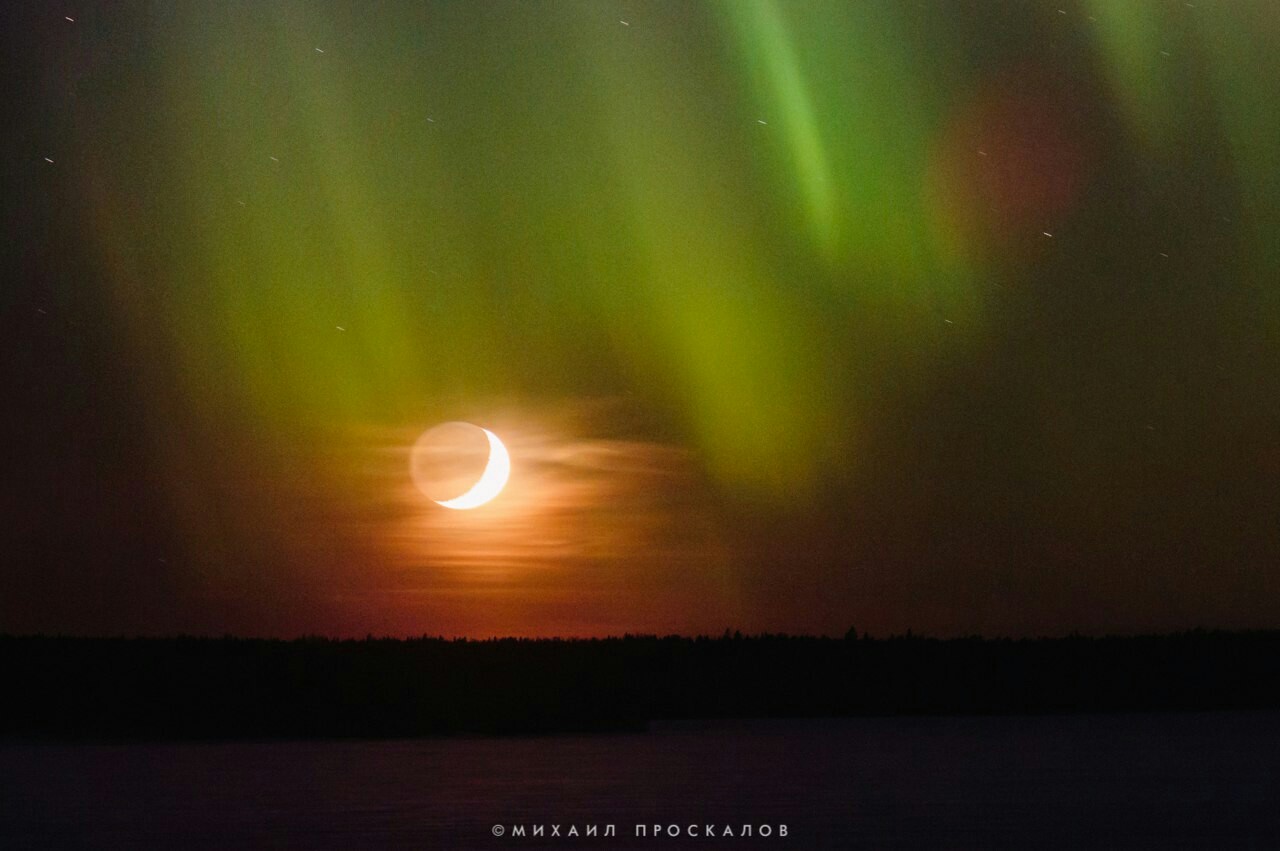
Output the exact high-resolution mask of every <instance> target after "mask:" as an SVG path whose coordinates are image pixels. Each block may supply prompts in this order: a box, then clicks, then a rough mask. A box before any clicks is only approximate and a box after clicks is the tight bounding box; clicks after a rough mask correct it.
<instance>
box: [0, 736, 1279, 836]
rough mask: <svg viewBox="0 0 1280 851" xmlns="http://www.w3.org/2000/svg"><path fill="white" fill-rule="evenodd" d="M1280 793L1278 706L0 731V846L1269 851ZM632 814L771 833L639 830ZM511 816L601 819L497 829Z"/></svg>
mask: <svg viewBox="0 0 1280 851" xmlns="http://www.w3.org/2000/svg"><path fill="white" fill-rule="evenodd" d="M1278 812H1280V713H1205V714H1178V715H1111V716H1070V717H1059V716H1054V717H1038V718H909V719H904V718H872V719H852V720H834V721H832V720H824V721H791V722H744V723H714V724H668V725H662V726H658V727H655V728H654V729H653V730H652V731H651V732H649V733H644V734H639V733H637V734H627V735H595V736H562V737H547V738H509V739H482V738H469V739H436V740H409V741H358V742H272V743H236V744H161V745H91V746H68V745H32V744H0V848H3V849H10V848H14V849H26V848H48V849H63V848H68V849H71V848H122V849H126V848H127V849H135V848H137V849H151V848H156V849H184V848H195V849H267V848H270V849H383V848H396V849H400V848H405V849H409V848H412V849H431V848H445V849H453V848H457V849H471V848H476V849H504V848H507V849H509V848H516V847H530V846H537V847H548V846H550V847H593V848H679V847H698V848H711V847H720V848H725V847H741V846H742V845H750V846H751V847H759V848H766V847H772V848H784V847H785V848H898V847H925V848H1280V815H1278V814H1277V813H1278ZM639 823H643V824H649V825H653V824H662V825H669V824H673V823H674V824H679V825H687V824H698V825H704V824H714V825H717V826H718V827H717V830H719V826H723V825H732V826H733V828H734V830H735V831H736V830H737V829H738V828H739V827H740V826H741V825H743V824H744V823H750V824H752V825H757V826H758V825H761V824H768V825H772V826H774V828H775V829H776V827H777V826H778V825H781V824H786V825H787V826H788V833H789V836H788V837H787V838H786V839H781V838H778V837H777V836H774V837H770V838H761V837H759V836H757V837H753V838H752V839H751V840H745V841H741V842H740V841H737V840H731V839H721V838H716V839H709V838H701V837H700V838H696V839H691V838H688V837H682V838H680V839H673V838H669V837H666V836H662V837H658V838H654V837H652V836H650V837H647V838H637V837H636V836H635V835H634V826H635V825H636V824H639ZM495 824H500V825H502V826H503V827H504V828H505V829H506V831H507V835H505V836H503V837H501V838H498V837H495V836H493V835H492V833H491V831H492V827H493V825H495ZM518 824H523V825H525V826H526V830H532V827H533V826H534V825H539V824H541V825H545V826H546V830H547V831H548V832H550V830H551V825H553V824H558V825H560V826H561V828H560V829H561V832H562V833H566V832H567V831H568V829H569V826H570V825H577V826H578V829H579V831H580V832H581V831H583V829H584V828H585V827H586V826H587V825H590V824H595V825H599V826H601V830H602V831H603V826H604V825H606V824H614V825H616V826H617V832H618V835H617V836H616V837H614V838H611V839H606V838H603V837H597V838H585V837H578V838H562V839H545V838H544V839H541V840H539V839H533V838H528V837H526V838H520V837H514V836H511V835H510V829H511V827H512V826H513V825H518Z"/></svg>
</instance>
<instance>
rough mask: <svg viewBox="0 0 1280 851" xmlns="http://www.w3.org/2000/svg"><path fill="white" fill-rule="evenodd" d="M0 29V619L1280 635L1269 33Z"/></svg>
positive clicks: (893, 27)
mask: <svg viewBox="0 0 1280 851" xmlns="http://www.w3.org/2000/svg"><path fill="white" fill-rule="evenodd" d="M3 16H4V17H3V32H4V34H5V39H6V48H7V50H6V53H7V54H8V55H9V59H8V64H9V66H10V67H9V74H7V79H6V82H5V87H6V92H7V98H6V103H7V104H8V106H9V110H8V116H7V119H8V120H7V124H8V127H7V132H6V134H5V136H6V141H5V159H4V165H3V169H4V180H5V186H6V189H5V192H4V215H5V224H6V229H7V232H8V238H7V239H6V240H5V243H6V244H5V247H4V253H3V257H4V269H5V274H6V281H5V288H4V295H3V302H2V303H3V315H4V326H3V328H4V342H3V345H4V350H5V357H4V362H3V367H2V368H0V369H2V371H0V380H2V381H3V388H4V398H5V409H6V410H5V416H4V418H3V423H4V429H3V432H0V436H3V450H2V451H3V453H4V465H5V468H6V471H7V472H6V474H5V476H4V482H5V487H4V489H3V490H2V491H0V495H2V496H0V498H2V499H3V502H0V505H3V506H4V511H5V516H6V518H7V522H6V524H5V526H6V527H7V528H6V530H5V533H4V535H3V536H2V537H0V561H3V564H4V566H3V567H0V632H4V631H9V632H64V633H90V634H120V633H177V632H192V633H208V634H220V633H222V632H235V633H243V634H253V635H286V636H287V635H295V634H300V633H324V634H342V635H348V634H355V635H363V634H365V633H366V632H371V633H375V634H393V635H412V634H423V633H428V634H433V635H434V634H445V635H453V634H458V635H475V636H483V635H494V634H503V635H509V634H514V635H557V634H558V635H598V634H619V633H623V632H683V633H697V632H712V633H719V632H720V631H722V630H723V629H724V628H726V627H731V628H740V629H742V630H744V631H759V630H784V631H788V632H815V633H822V632H825V633H828V634H842V633H843V632H844V630H845V629H846V628H847V627H848V626H849V625H850V624H856V625H857V626H858V627H859V628H860V629H870V630H872V631H876V632H887V631H904V630H906V629H908V628H911V629H914V630H916V631H917V632H932V633H940V634H964V633H971V632H982V633H986V634H1014V635H1028V634H1029V635H1037V634H1062V633H1066V632H1070V631H1072V630H1080V631H1084V632H1133V631H1141V630H1150V629H1179V628H1186V627H1195V626H1206V627H1261V626H1274V625H1275V623H1276V620H1277V617H1280V594H1278V593H1277V580H1278V579H1280V576H1278V574H1277V564H1280V561H1278V558H1280V533H1278V531H1277V530H1278V529H1280V525H1278V523H1280V516H1278V511H1277V508H1278V503H1277V496H1276V494H1277V488H1278V485H1280V434H1278V432H1277V429H1278V428H1280V348H1278V347H1277V339H1280V336H1278V335H1280V300H1278V299H1277V295H1276V294H1277V286H1280V257H1278V255H1277V247H1276V246H1277V245H1280V239H1277V234H1280V133H1276V132H1275V129H1274V125H1275V119H1274V112H1275V109H1274V104H1273V103H1272V101H1273V100H1274V92H1275V91H1276V90H1277V84H1278V83H1280V51H1277V50H1276V45H1277V41H1280V11H1278V9H1277V7H1276V6H1275V5H1274V4H1270V3H1265V2H1221V1H1219V2H1213V0H1196V2H1191V3H1185V2H1139V1H1138V0H1133V2H1127V0H1126V2H1113V0H1097V2H1075V3H1066V2H1058V0H1050V2H1045V3H1040V2H1007V3H1006V2H979V1H978V0H975V2H949V3H915V2H863V3H825V2H822V3H820V2H786V0H733V2H706V3H692V2H689V3H685V2H680V3H677V2H620V3H615V2H513V1H512V2H456V3H419V2H413V3H410V2H404V3H400V2H381V3H338V2H293V3H283V2H261V3H259V2H217V3H215V2H174V3H159V2H124V3H112V4H106V3H103V4H89V3H69V4H45V3H41V4H30V5H24V6H19V7H15V8H6V9H5V11H4V12H3ZM456 419H462V420H468V421H471V422H475V423H478V424H481V425H483V426H484V427H485V428H490V429H492V430H493V431H494V432H495V433H497V434H499V435H501V436H502V439H503V440H504V441H505V442H506V444H507V446H508V448H509V449H510V452H511V459H512V476H511V481H510V485H509V487H508V492H506V493H504V494H503V495H502V496H501V497H500V498H499V499H497V500H495V502H494V503H493V504H492V505H491V506H486V507H485V508H484V509H482V510H477V511H474V512H466V513H458V512H447V511H446V512H442V511H439V510H438V508H437V507H435V506H433V505H432V504H430V502H429V501H424V500H423V499H422V498H421V495H420V494H419V493H418V492H417V491H416V490H415V489H414V487H413V485H412V482H411V481H410V479H409V475H408V469H407V460H406V459H407V453H408V450H409V447H410V446H412V444H413V442H414V440H415V439H416V437H417V436H418V435H419V434H420V433H421V432H422V431H423V430H424V429H427V428H429V427H431V426H433V425H435V424H438V423H441V422H445V421H449V420H456Z"/></svg>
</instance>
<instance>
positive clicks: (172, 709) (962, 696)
mask: <svg viewBox="0 0 1280 851" xmlns="http://www.w3.org/2000/svg"><path fill="white" fill-rule="evenodd" d="M0 669H2V670H3V671H4V678H5V682H6V688H5V690H4V691H5V696H4V697H3V699H0V737H5V738H11V739H13V738H18V739H63V740H134V739H233V738H251V739H253V738H369V737H402V736H424V735H447V734H526V733H555V732H568V731H603V730H643V729H645V728H646V726H647V725H648V724H650V723H652V722H660V721H664V720H674V719H728V718H799V717H840V716H858V715H892V714H975V713H980V714H1000V713H1074V712H1115V711H1164V710H1168V711H1174V710H1216V709H1266V708H1280V631H1254V632H1211V631H1202V630H1196V631H1191V632H1184V633H1178V634H1173V635H1163V636H1130V637H1105V638H1088V637H1081V636H1071V637H1067V638H1041V639H1017V640H1014V639H983V638H978V637H972V638H954V639H946V640H940V639H933V638H923V637H919V636H914V635H911V634H910V633H908V634H907V635H905V636H894V637H890V638H884V639H875V638H872V637H870V636H866V635H859V634H858V633H857V632H856V631H855V630H852V629H851V630H850V631H849V633H848V634H847V635H846V636H845V637H843V638H823V637H807V636H788V635H770V634H765V635H757V636H743V635H742V634H740V633H730V632H728V631H726V632H725V634H724V635H723V636H721V637H716V638H712V637H708V636H699V637H693V638H690V637H681V636H665V637H662V636H644V635H627V636H623V637H619V638H599V639H525V638H498V639H487V640H473V639H446V638H433V637H422V638H414V639H395V638H375V637H373V636H370V637H368V638H366V639H364V640H336V639H328V638H322V637H304V638H299V639H295V640H273V639H245V638H234V637H230V636H228V637H225V638H198V637H175V638H68V637H49V636H27V637H22V636H0Z"/></svg>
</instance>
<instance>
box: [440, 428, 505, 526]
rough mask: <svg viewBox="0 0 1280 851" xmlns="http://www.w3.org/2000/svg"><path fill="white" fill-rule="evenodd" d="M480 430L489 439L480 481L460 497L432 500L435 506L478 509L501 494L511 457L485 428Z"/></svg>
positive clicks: (496, 438) (459, 509) (495, 437)
mask: <svg viewBox="0 0 1280 851" xmlns="http://www.w3.org/2000/svg"><path fill="white" fill-rule="evenodd" d="M480 430H481V431H483V432H484V436H485V437H487V438H489V460H488V462H487V463H486V464H485V466H484V472H483V473H481V474H480V480H479V481H477V482H476V483H475V484H474V485H472V486H471V489H470V490H469V491H467V492H466V493H464V494H463V495H462V496H456V497H454V498H453V499H437V500H434V502H435V504H436V505H442V506H444V507H445V508H452V509H455V510H458V511H463V510H466V509H468V508H479V507H480V506H482V505H484V504H485V503H486V502H488V501H489V500H491V499H493V498H494V497H495V496H497V495H498V494H500V493H502V489H503V488H504V487H506V485H507V479H508V478H509V477H510V476H511V455H510V453H508V452H507V447H505V446H503V445H502V441H501V440H498V436H497V435H496V434H494V433H493V432H491V431H489V429H487V428H481V429H480Z"/></svg>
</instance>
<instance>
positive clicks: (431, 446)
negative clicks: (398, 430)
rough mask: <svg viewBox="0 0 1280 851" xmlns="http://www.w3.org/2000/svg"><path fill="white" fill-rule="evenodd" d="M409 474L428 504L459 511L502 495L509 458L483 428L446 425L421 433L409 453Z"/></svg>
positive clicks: (509, 465) (456, 423) (499, 441)
mask: <svg viewBox="0 0 1280 851" xmlns="http://www.w3.org/2000/svg"><path fill="white" fill-rule="evenodd" d="M481 435H483V438H482V437H481ZM482 464H483V470H481V465H482ZM409 471H410V473H411V474H412V475H413V480H414V484H416V485H417V486H418V489H419V490H420V491H422V493H423V494H425V495H426V496H427V497H428V498H429V499H430V500H431V501H432V502H434V503H435V504H436V505H440V506H443V507H444V508H451V509H454V510H459V511H461V510H466V509H470V508H479V507H480V506H482V505H484V504H485V503H487V502H489V501H490V500H492V499H493V498H494V497H496V496H497V495H498V494H499V493H501V492H502V489H503V487H505V486H506V484H507V479H508V478H509V477H510V475H511V456H510V454H508V452H507V447H506V446H504V445H503V443H502V441H501V440H499V439H498V436H497V435H496V434H494V433H493V432H491V431H489V430H488V429H487V428H481V427H480V426H477V425H472V424H471V423H464V422H450V423H444V424H442V425H438V426H435V427H434V428H431V429H428V430H427V431H425V432H423V434H422V436H421V437H419V438H418V442H417V443H416V444H414V447H413V451H412V452H411V453H410V465H409Z"/></svg>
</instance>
